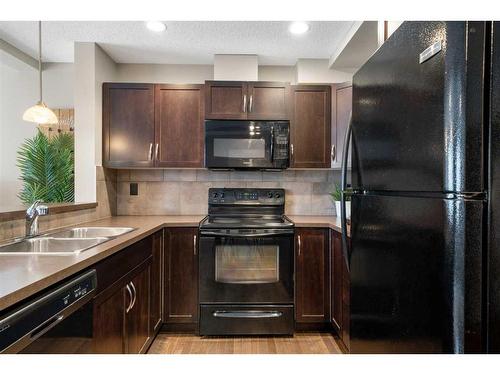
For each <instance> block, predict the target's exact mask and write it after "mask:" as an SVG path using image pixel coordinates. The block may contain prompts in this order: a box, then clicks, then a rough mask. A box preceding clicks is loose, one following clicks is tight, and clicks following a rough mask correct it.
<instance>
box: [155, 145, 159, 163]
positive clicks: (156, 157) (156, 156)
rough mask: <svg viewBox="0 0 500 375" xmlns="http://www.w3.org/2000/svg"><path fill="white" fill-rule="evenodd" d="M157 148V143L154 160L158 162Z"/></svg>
mask: <svg viewBox="0 0 500 375" xmlns="http://www.w3.org/2000/svg"><path fill="white" fill-rule="evenodd" d="M158 146H159V144H158V143H157V144H156V147H155V160H158Z"/></svg>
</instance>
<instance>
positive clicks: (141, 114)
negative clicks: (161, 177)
mask: <svg viewBox="0 0 500 375" xmlns="http://www.w3.org/2000/svg"><path fill="white" fill-rule="evenodd" d="M102 113H103V156H102V159H103V164H104V166H105V167H111V168H120V167H152V166H153V164H154V161H153V157H152V153H153V145H154V141H155V121H154V85H151V84H141V83H127V84H124V83H104V85H103V108H102Z"/></svg>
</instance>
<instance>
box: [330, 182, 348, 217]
mask: <svg viewBox="0 0 500 375" xmlns="http://www.w3.org/2000/svg"><path fill="white" fill-rule="evenodd" d="M350 190H351V189H347V190H346V193H349V192H350ZM330 196H331V198H332V200H333V201H334V203H335V212H336V213H337V216H340V200H341V199H342V189H341V188H340V185H338V184H334V187H333V190H332V191H331V192H330ZM345 200H346V202H345V212H346V216H347V218H350V217H351V196H350V195H349V194H346V195H345Z"/></svg>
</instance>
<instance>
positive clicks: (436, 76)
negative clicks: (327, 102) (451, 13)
mask: <svg viewBox="0 0 500 375" xmlns="http://www.w3.org/2000/svg"><path fill="white" fill-rule="evenodd" d="M484 45H485V23H484V22H472V23H467V22H404V23H403V24H402V25H401V26H400V27H399V28H398V30H396V32H395V33H394V34H393V35H391V37H390V38H389V39H388V40H387V41H386V42H385V43H384V44H383V45H382V46H381V47H380V48H379V49H378V50H377V52H375V54H374V55H373V56H372V57H371V58H370V59H369V60H368V61H367V62H366V63H365V64H364V65H363V66H362V67H361V68H360V69H359V70H358V72H357V73H356V74H355V75H354V77H353V107H352V108H353V109H352V116H353V131H352V137H353V140H352V147H353V160H352V181H353V187H354V188H357V189H360V190H372V191H433V192H444V191H448V192H450V191H455V192H461V191H463V192H473V191H483V152H482V139H483V138H482V136H483V126H482V108H483V79H482V75H483V69H484ZM429 47H434V52H435V54H434V55H432V52H429V53H427V54H426V53H425V51H426V50H427V49H428V48H429ZM424 55H425V56H427V57H428V59H427V60H425V61H421V60H420V57H421V56H424Z"/></svg>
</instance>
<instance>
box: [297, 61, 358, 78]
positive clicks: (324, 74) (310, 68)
mask: <svg viewBox="0 0 500 375" xmlns="http://www.w3.org/2000/svg"><path fill="white" fill-rule="evenodd" d="M329 65H330V62H329V60H328V59H298V60H297V83H340V82H346V81H350V80H352V73H349V72H341V71H338V70H334V69H330V68H329Z"/></svg>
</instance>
